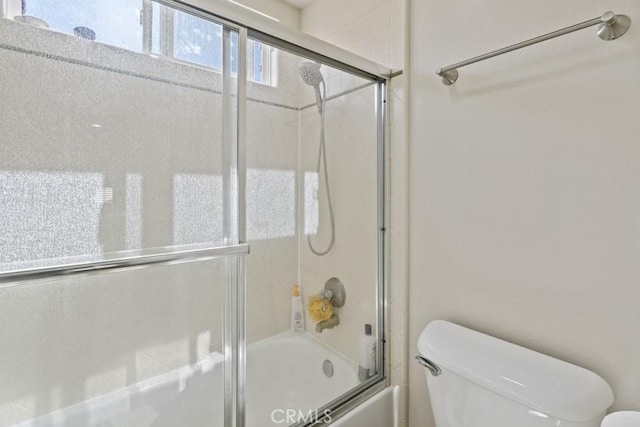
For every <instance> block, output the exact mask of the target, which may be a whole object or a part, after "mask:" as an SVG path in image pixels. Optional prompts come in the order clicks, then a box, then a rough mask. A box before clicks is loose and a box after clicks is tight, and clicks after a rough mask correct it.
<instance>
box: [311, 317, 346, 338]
mask: <svg viewBox="0 0 640 427" xmlns="http://www.w3.org/2000/svg"><path fill="white" fill-rule="evenodd" d="M339 324H340V317H338V315H337V314H334V315H333V316H331V317H330V318H329V320H324V321H322V322H320V323H318V324H317V325H316V332H317V333H319V334H321V333H322V331H324V330H325V329H331V328H333V327H334V326H338V325H339Z"/></svg>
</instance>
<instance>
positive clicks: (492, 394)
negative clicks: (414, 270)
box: [417, 320, 640, 427]
mask: <svg viewBox="0 0 640 427" xmlns="http://www.w3.org/2000/svg"><path fill="white" fill-rule="evenodd" d="M418 351H419V353H420V355H419V356H417V359H418V362H419V363H420V364H421V365H423V366H424V367H425V368H427V369H426V371H425V373H426V377H427V384H428V388H429V395H430V397H431V406H432V408H433V414H434V417H435V421H436V426H437V427H600V425H601V422H602V419H603V418H604V416H605V413H606V410H607V408H608V407H609V406H611V404H612V403H613V392H612V391H611V388H610V387H609V385H608V384H607V383H606V382H605V381H604V380H603V379H602V378H601V377H599V376H598V375H596V374H595V373H593V372H591V371H588V370H586V369H583V368H580V367H578V366H575V365H572V364H570V363H567V362H563V361H561V360H558V359H554V358H552V357H549V356H546V355H544V354H541V353H537V352H535V351H532V350H529V349H526V348H524V347H520V346H517V345H514V344H511V343H508V342H506V341H503V340H500V339H497V338H494V337H491V336H489V335H485V334H482V333H479V332H476V331H473V330H471V329H467V328H464V327H462V326H458V325H456V324H453V323H450V322H445V321H442V320H436V321H433V322H431V323H429V325H427V327H426V328H425V329H424V331H423V332H422V334H421V335H420V338H419V340H418ZM612 415H615V414H612ZM613 422H615V420H614V421H613ZM629 425H634V426H640V425H638V424H629ZM603 426H606V427H622V426H624V427H627V424H620V425H619V424H603Z"/></svg>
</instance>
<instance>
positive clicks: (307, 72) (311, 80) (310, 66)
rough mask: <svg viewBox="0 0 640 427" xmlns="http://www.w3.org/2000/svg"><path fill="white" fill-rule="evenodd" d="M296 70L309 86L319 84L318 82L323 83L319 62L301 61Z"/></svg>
mask: <svg viewBox="0 0 640 427" xmlns="http://www.w3.org/2000/svg"><path fill="white" fill-rule="evenodd" d="M298 71H299V72H300V77H302V80H303V81H304V82H305V83H306V84H308V85H309V86H320V83H324V79H323V78H322V73H321V72H320V64H318V63H316V62H303V63H302V64H300V67H298Z"/></svg>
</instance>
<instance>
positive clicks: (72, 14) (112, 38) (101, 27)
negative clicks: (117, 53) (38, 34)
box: [25, 0, 142, 52]
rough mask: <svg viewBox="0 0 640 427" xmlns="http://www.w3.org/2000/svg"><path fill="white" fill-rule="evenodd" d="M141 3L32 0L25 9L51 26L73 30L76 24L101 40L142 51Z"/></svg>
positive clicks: (125, 0) (55, 28)
mask: <svg viewBox="0 0 640 427" xmlns="http://www.w3.org/2000/svg"><path fill="white" fill-rule="evenodd" d="M141 7H142V0H109V1H98V0H92V1H89V0H64V1H63V0H29V1H28V2H26V9H25V12H26V14H27V15H31V16H36V17H38V18H40V19H43V20H44V21H46V22H47V24H49V28H51V29H54V30H57V31H61V32H63V33H67V34H73V29H74V28H76V27H87V28H90V29H91V30H93V31H94V32H95V34H96V41H98V42H101V43H105V44H109V45H113V46H118V47H122V48H125V49H129V50H133V51H136V52H139V51H141V50H142V25H140V9H141Z"/></svg>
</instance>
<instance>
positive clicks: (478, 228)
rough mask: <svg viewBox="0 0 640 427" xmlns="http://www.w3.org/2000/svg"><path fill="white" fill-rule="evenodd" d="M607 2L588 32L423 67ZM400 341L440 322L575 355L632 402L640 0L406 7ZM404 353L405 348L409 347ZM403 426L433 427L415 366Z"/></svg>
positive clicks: (638, 230) (639, 235)
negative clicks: (614, 22) (608, 15)
mask: <svg viewBox="0 0 640 427" xmlns="http://www.w3.org/2000/svg"><path fill="white" fill-rule="evenodd" d="M606 9H611V10H614V11H617V12H624V13H626V14H628V15H630V16H631V18H632V19H633V20H634V21H635V24H634V25H635V26H633V27H632V28H631V30H630V31H629V33H628V34H627V35H626V36H625V37H623V38H622V39H620V40H618V41H614V42H603V41H601V40H600V39H598V38H597V37H596V35H595V30H594V29H588V30H583V31H581V32H578V33H574V34H571V35H568V36H566V37H562V38H561V39H556V40H554V41H550V42H547V43H544V44H542V45H538V46H535V47H530V48H528V49H526V50H522V51H519V52H517V53H512V54H509V55H508V56H503V57H500V58H495V59H492V60H489V61H486V62H483V63H481V64H476V65H472V66H469V67H468V68H463V69H461V70H460V80H459V81H458V83H457V84H456V85H455V86H452V87H445V86H443V85H442V84H441V83H440V80H439V78H437V77H436V76H435V75H434V73H433V70H435V69H436V68H437V67H441V66H444V65H448V64H449V63H453V62H456V61H459V60H462V59H465V58H468V57H472V56H475V55H477V54H481V53H484V52H487V51H489V50H492V49H495V48H499V47H502V46H505V45H508V44H511V43H513V42H517V41H521V40H523V39H526V38H528V37H533V36H537V35H540V34H543V33H545V32H549V31H552V30H556V29H558V28H562V27H565V26H568V25H572V24H575V23H578V22H581V21H584V20H587V19H590V18H593V17H596V16H599V15H600V14H601V13H602V12H604V11H605V10H606ZM410 16H411V69H410V71H411V73H410V75H411V89H412V96H411V114H410V121H411V137H410V138H411V143H410V152H411V157H410V159H411V164H410V217H411V222H410V227H411V234H410V236H411V237H410V239H411V240H410V253H411V258H410V263H411V274H410V294H411V305H410V313H411V316H410V328H411V334H410V340H411V341H410V342H411V343H412V344H411V345H412V348H415V347H414V345H415V344H414V343H415V342H416V340H417V337H418V334H419V333H420V331H421V330H422V329H423V327H424V326H425V325H426V324H427V323H428V322H429V321H430V320H432V319H448V320H451V321H455V322H459V323H461V324H463V325H466V326H469V327H472V328H476V329H479V330H481V331H484V332H487V333H490V334H493V335H496V336H498V337H501V338H504V339H507V340H510V341H513V342H516V343H518V344H522V345H524V346H527V347H530V348H533V349H535V350H539V351H542V352H545V353H548V354H550V355H552V356H556V357H559V358H561V359H564V360H567V361H570V362H573V363H576V364H578V365H581V366H584V367H586V368H588V369H591V370H593V371H595V372H597V373H598V374H600V375H602V376H603V377H604V378H605V379H606V380H607V381H608V382H609V384H611V386H612V388H613V390H614V393H615V396H616V402H615V404H614V407H613V408H614V409H640V364H639V363H638V360H640V340H638V325H639V324H640V310H638V301H640V286H638V283H640V269H638V257H639V256H640V192H638V185H637V183H638V179H639V178H640V146H639V145H638V141H639V138H638V135H639V134H640V121H638V111H640V110H639V107H640V55H639V54H638V46H639V45H640V31H639V28H638V24H637V23H638V22H639V21H640V4H639V3H638V2H636V1H630V0H612V1H610V2H607V4H606V5H605V4H603V3H602V2H598V1H594V0H589V1H577V0H570V1H565V2H562V3H558V2H555V1H551V0H543V1H536V2H504V1H497V0H489V1H485V2H468V1H463V0H449V1H433V0H430V1H423V0H418V1H413V2H412V3H411V11H410ZM414 351H415V350H414ZM410 377H411V414H410V421H411V425H412V426H415V427H418V426H420V427H423V426H429V425H432V423H431V421H430V415H429V411H428V409H427V408H428V405H427V393H426V386H425V383H424V376H423V374H422V370H421V369H420V368H419V367H418V366H417V365H416V364H413V363H412V365H411V375H410Z"/></svg>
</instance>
